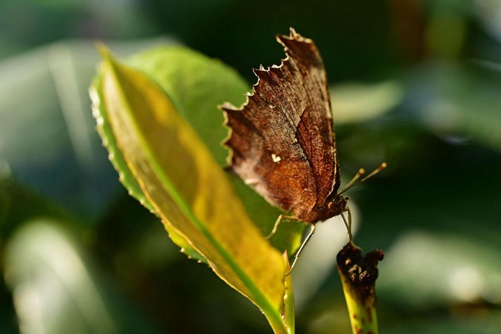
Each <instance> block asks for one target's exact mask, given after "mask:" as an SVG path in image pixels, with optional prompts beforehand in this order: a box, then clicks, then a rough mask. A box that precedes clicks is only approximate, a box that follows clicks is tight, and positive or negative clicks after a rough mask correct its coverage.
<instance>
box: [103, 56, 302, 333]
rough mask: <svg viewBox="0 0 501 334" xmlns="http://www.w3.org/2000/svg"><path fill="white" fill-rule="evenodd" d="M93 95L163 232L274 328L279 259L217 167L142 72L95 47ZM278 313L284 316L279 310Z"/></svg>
mask: <svg viewBox="0 0 501 334" xmlns="http://www.w3.org/2000/svg"><path fill="white" fill-rule="evenodd" d="M103 56H104V58H105V60H104V63H103V67H102V83H101V85H102V86H101V95H100V97H101V100H99V101H98V105H100V106H103V108H95V110H97V111H96V112H97V113H100V112H101V113H102V112H105V113H106V117H107V119H108V120H109V123H110V125H111V129H112V134H108V135H112V136H113V137H114V139H115V140H116V146H117V147H118V149H119V150H120V152H121V154H123V157H124V158H125V161H126V163H127V168H128V170H130V172H131V173H132V174H133V176H134V178H135V179H136V180H137V184H138V185H139V187H140V189H141V192H142V194H144V196H145V198H146V200H147V202H148V203H149V205H150V206H151V208H152V210H153V211H154V212H155V213H156V214H158V215H159V216H160V217H161V219H162V221H163V223H164V225H165V227H166V229H167V230H168V231H169V233H174V235H176V236H178V237H180V238H182V239H184V241H185V242H186V243H187V244H189V245H190V246H191V247H192V248H193V249H194V250H195V251H196V252H198V253H199V254H200V255H201V256H202V257H203V258H204V259H205V260H206V261H207V263H208V264H209V265H210V266H211V267H212V269H213V270H214V271H215V273H216V274H217V275H218V276H219V277H220V278H222V279H223V280H224V281H226V282H227V283H228V284H229V285H230V286H232V287H233V288H235V289H236V290H238V291H239V292H241V293H242V294H243V295H245V296H246V297H247V298H249V299H250V300H251V301H252V302H253V303H255V304H256V305H257V306H258V307H259V308H260V309H261V310H262V311H263V313H264V314H265V316H266V317H267V319H268V321H269V322H270V324H271V326H272V327H273V329H274V330H275V332H276V333H291V332H292V331H293V329H290V328H287V326H286V324H285V323H284V320H283V319H284V318H282V308H283V298H284V293H285V285H284V273H285V265H284V261H283V259H282V257H281V255H280V253H279V252H278V251H277V250H276V249H274V248H273V247H272V246H271V245H270V244H269V243H268V241H267V240H266V239H264V238H263V237H262V235H261V233H260V232H259V230H258V229H257V227H256V226H255V225H254V224H253V223H252V222H251V221H250V219H249V218H248V216H247V214H246V212H245V210H244V208H243V205H242V204H241V202H240V201H239V200H238V198H237V197H236V196H235V194H234V192H233V189H232V187H231V185H230V183H229V182H228V180H227V178H226V176H225V175H224V172H223V170H222V169H221V167H220V166H219V165H218V164H217V163H216V161H215V160H214V158H213V157H212V156H211V154H210V153H209V151H208V150H207V148H206V146H205V145H204V143H203V142H202V141H201V140H200V139H199V138H198V136H197V134H196V133H195V132H194V130H193V129H192V128H191V127H190V126H189V125H188V124H187V123H186V122H185V121H184V119H183V118H182V117H181V116H180V115H179V113H178V112H177V110H176V109H177V108H176V106H175V105H174V104H173V102H172V101H171V100H170V99H169V97H168V96H167V95H166V93H165V92H164V91H163V90H162V89H160V87H159V86H157V85H156V84H154V83H153V82H152V81H151V80H150V79H149V78H148V77H146V76H145V75H144V74H142V73H140V72H138V71H136V70H133V69H131V68H129V67H126V66H124V65H121V64H119V63H117V62H116V61H115V60H114V59H112V57H111V56H110V55H109V54H107V52H103ZM285 318H286V317H285Z"/></svg>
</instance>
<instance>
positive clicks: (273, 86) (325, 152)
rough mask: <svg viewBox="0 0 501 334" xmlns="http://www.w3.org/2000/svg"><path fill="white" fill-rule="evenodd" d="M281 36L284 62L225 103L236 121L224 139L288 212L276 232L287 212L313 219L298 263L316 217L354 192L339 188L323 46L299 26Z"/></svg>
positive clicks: (251, 181) (239, 169)
mask: <svg viewBox="0 0 501 334" xmlns="http://www.w3.org/2000/svg"><path fill="white" fill-rule="evenodd" d="M277 41H278V42H279V43H280V44H282V45H283V47H284V51H285V54H286V58H285V59H283V60H282V62H281V64H280V65H279V66H277V65H272V66H271V67H268V68H264V67H263V66H262V65H261V66H260V67H259V69H254V73H255V75H256V76H257V77H258V82H257V83H256V84H255V85H254V86H253V91H252V92H251V93H250V94H248V95H247V101H246V102H245V103H244V105H243V106H242V107H240V108H237V107H235V106H233V105H231V104H229V103H225V104H224V105H223V106H222V110H223V111H224V113H225V115H226V116H225V119H226V122H225V125H226V126H227V127H228V128H229V129H230V133H229V136H228V138H227V139H226V141H225V142H224V144H225V145H226V146H227V147H229V148H230V156H229V161H230V164H231V169H232V170H233V171H234V172H235V173H236V174H237V175H238V176H240V178H242V180H244V182H245V183H246V184H248V185H249V186H250V187H252V188H254V189H255V191H256V192H257V193H259V194H260V195H261V196H262V197H264V198H265V199H266V200H267V201H268V202H269V203H270V204H272V205H274V206H276V207H278V208H280V209H282V210H283V211H285V212H287V213H288V215H287V216H285V215H281V216H280V217H279V218H278V220H277V222H276V223H275V227H274V229H273V231H272V233H274V232H276V229H277V228H278V224H279V223H280V220H281V219H282V218H284V217H285V218H287V219H293V220H298V221H301V222H305V223H309V224H310V226H311V229H310V233H309V235H308V236H307V238H306V239H305V241H304V242H303V244H302V246H301V248H300V249H299V250H298V252H297V253H296V258H295V261H294V262H293V264H292V266H291V268H293V267H294V264H295V262H296V260H297V258H298V257H299V254H300V252H301V250H302V249H303V247H304V246H305V245H306V243H307V241H308V240H309V238H310V237H311V235H312V234H313V232H314V230H315V224H316V223H317V222H320V221H325V220H327V219H329V218H331V217H334V216H337V215H340V214H342V213H343V212H345V211H347V202H348V198H347V197H345V196H343V195H342V193H343V191H344V190H345V189H347V187H344V188H343V189H340V184H341V175H340V168H339V160H338V156H337V150H336V140H335V134H334V125H333V120H332V109H331V103H330V96H329V90H328V81H327V75H326V71H325V67H324V63H323V61H322V58H321V56H320V53H319V52H318V49H317V47H316V46H315V43H314V42H313V41H312V40H311V39H309V38H304V37H303V36H301V35H300V34H299V33H297V32H296V31H295V30H294V29H293V28H290V35H289V36H284V35H278V36H277ZM362 173H363V170H360V171H359V173H358V174H357V176H356V177H355V178H354V180H355V179H358V178H359V177H360V175H361V174H362ZM355 181H356V180H355ZM353 182H354V181H353V180H352V182H350V184H351V183H353ZM349 221H350V222H351V220H350V219H349ZM350 224H351V223H350ZM347 226H348V225H347ZM350 229H351V227H350ZM349 234H350V240H351V231H349Z"/></svg>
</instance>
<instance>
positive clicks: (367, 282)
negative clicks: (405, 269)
mask: <svg viewBox="0 0 501 334" xmlns="http://www.w3.org/2000/svg"><path fill="white" fill-rule="evenodd" d="M383 258H384V252H383V251H382V250H380V249H375V250H373V251H371V252H369V253H367V254H366V255H365V256H364V255H363V254H362V250H361V249H360V248H359V247H356V246H355V245H354V244H352V243H351V242H350V243H348V244H347V245H346V246H345V247H344V248H343V249H342V250H341V251H340V252H339V253H338V255H337V264H338V267H339V270H340V271H341V272H342V273H343V276H344V277H346V278H347V280H348V281H349V283H350V286H351V287H352V288H353V293H356V294H357V295H358V300H359V301H362V302H365V300H368V299H369V298H371V297H372V298H375V284H376V279H377V277H378V273H379V272H378V268H377V265H378V263H379V262H380V261H382V260H383ZM374 300H375V299H374Z"/></svg>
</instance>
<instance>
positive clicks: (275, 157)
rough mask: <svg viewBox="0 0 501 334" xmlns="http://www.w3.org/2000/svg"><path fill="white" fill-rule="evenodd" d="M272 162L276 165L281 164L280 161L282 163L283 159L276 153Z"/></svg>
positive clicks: (272, 155) (272, 157)
mask: <svg viewBox="0 0 501 334" xmlns="http://www.w3.org/2000/svg"><path fill="white" fill-rule="evenodd" d="M271 160H273V162H275V163H279V162H280V161H282V158H280V156H278V155H276V154H275V153H272V154H271Z"/></svg>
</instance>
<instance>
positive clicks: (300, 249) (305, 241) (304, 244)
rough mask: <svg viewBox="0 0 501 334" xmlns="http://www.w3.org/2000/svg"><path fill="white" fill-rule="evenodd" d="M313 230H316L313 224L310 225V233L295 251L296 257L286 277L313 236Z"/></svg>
mask: <svg viewBox="0 0 501 334" xmlns="http://www.w3.org/2000/svg"><path fill="white" fill-rule="evenodd" d="M315 228H316V225H315V224H310V233H308V235H307V236H306V238H305V239H304V241H303V243H302V244H301V247H299V249H298V250H297V252H296V255H295V256H294V260H293V261H292V264H291V269H290V270H289V272H288V273H287V274H285V275H286V276H287V275H289V274H290V273H291V272H292V270H293V269H294V267H295V266H296V263H297V260H298V259H299V256H300V255H301V252H302V251H303V249H304V247H306V244H307V243H308V241H310V239H311V237H312V236H313V233H315Z"/></svg>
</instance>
